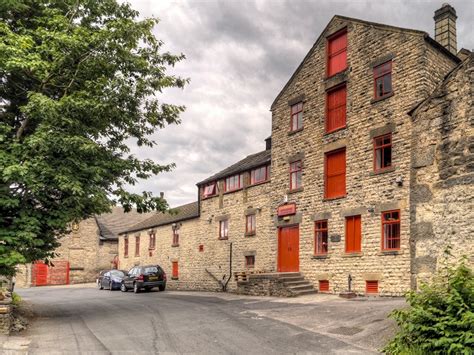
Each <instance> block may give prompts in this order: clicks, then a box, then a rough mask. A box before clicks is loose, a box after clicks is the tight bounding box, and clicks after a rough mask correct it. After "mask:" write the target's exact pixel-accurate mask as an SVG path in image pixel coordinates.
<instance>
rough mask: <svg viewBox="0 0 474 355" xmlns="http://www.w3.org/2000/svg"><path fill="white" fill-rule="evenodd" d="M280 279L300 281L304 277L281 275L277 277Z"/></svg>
mask: <svg viewBox="0 0 474 355" xmlns="http://www.w3.org/2000/svg"><path fill="white" fill-rule="evenodd" d="M278 279H279V280H280V281H283V282H285V281H300V280H304V277H303V276H301V275H300V276H283V277H279V278H278Z"/></svg>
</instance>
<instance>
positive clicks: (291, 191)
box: [286, 187, 303, 194]
mask: <svg viewBox="0 0 474 355" xmlns="http://www.w3.org/2000/svg"><path fill="white" fill-rule="evenodd" d="M301 191H303V188H302V187H298V188H297V189H293V190H288V191H287V192H286V193H287V194H295V193H297V192H301Z"/></svg>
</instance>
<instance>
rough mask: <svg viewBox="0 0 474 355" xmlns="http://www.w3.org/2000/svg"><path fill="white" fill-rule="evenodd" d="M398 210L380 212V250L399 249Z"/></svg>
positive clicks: (399, 226) (399, 225)
mask: <svg viewBox="0 0 474 355" xmlns="http://www.w3.org/2000/svg"><path fill="white" fill-rule="evenodd" d="M400 229H401V224H400V210H393V211H385V212H382V250H400V242H401V238H400Z"/></svg>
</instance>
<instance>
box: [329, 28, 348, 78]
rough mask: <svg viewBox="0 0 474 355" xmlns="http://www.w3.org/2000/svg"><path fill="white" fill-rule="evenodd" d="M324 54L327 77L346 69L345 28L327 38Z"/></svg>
mask: <svg viewBox="0 0 474 355" xmlns="http://www.w3.org/2000/svg"><path fill="white" fill-rule="evenodd" d="M326 54H327V61H326V76H327V77H331V76H333V75H336V74H337V73H340V72H342V71H344V70H346V69H347V28H344V29H342V30H340V31H338V32H336V33H335V34H333V35H331V36H330V37H328V39H327V41H326Z"/></svg>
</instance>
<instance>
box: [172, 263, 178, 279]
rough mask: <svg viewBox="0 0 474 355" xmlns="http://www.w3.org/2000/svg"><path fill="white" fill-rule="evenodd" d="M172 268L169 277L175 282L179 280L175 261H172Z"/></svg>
mask: <svg viewBox="0 0 474 355" xmlns="http://www.w3.org/2000/svg"><path fill="white" fill-rule="evenodd" d="M172 266H173V270H172V273H171V277H172V278H173V279H175V280H177V279H178V278H179V269H178V262H177V261H173V262H172Z"/></svg>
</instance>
